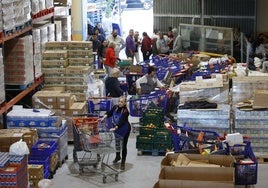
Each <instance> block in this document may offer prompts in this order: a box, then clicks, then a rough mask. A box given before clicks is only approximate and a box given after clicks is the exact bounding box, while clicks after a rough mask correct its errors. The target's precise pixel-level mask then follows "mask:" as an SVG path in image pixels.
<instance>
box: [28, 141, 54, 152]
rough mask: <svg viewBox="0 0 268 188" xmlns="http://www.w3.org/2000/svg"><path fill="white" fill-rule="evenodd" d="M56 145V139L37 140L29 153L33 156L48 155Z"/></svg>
mask: <svg viewBox="0 0 268 188" xmlns="http://www.w3.org/2000/svg"><path fill="white" fill-rule="evenodd" d="M57 147H58V143H57V142H56V141H48V140H38V141H37V142H36V143H35V144H34V145H33V146H32V149H31V155H33V156H50V155H51V154H53V153H54V152H55V151H56V150H57Z"/></svg>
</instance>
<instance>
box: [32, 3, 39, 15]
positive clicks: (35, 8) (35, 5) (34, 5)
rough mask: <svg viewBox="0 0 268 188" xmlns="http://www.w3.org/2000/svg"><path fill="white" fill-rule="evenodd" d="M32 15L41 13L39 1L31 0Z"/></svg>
mask: <svg viewBox="0 0 268 188" xmlns="http://www.w3.org/2000/svg"><path fill="white" fill-rule="evenodd" d="M31 2H32V3H31V5H32V6H31V8H32V14H37V13H38V12H39V11H40V8H39V0H31Z"/></svg>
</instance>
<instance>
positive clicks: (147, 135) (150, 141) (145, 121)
mask: <svg viewBox="0 0 268 188" xmlns="http://www.w3.org/2000/svg"><path fill="white" fill-rule="evenodd" d="M136 148H137V149H138V150H139V151H140V152H151V153H152V155H159V154H161V153H163V154H164V153H165V152H166V151H167V150H170V149H171V148H172V141H171V135H170V133H169V132H168V131H167V130H166V129H165V127H164V112H163V110H161V109H159V108H150V109H147V110H145V112H144V114H143V117H142V126H141V127H140V134H139V135H137V142H136Z"/></svg>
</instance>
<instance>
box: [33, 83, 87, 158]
mask: <svg viewBox="0 0 268 188" xmlns="http://www.w3.org/2000/svg"><path fill="white" fill-rule="evenodd" d="M54 89H56V88H54ZM32 104H33V107H34V108H37V109H39V108H43V107H44V106H47V107H48V108H51V109H53V110H55V111H60V112H61V115H62V116H63V117H64V118H65V119H66V124H67V126H68V141H72V138H73V128H72V117H73V115H76V114H87V103H86V101H84V102H75V96H74V95H72V94H71V93H64V92H63V90H46V88H45V90H42V91H39V92H37V93H35V94H34V95H33V97H32ZM64 133H65V132H63V133H62V135H63V134H64ZM62 135H60V136H62ZM41 136H42V135H41ZM44 136H45V135H44ZM60 156H63V155H60Z"/></svg>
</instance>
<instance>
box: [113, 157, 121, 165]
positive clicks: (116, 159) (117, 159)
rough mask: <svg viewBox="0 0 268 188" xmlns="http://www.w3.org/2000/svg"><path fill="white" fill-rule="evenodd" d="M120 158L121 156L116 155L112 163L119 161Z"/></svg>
mask: <svg viewBox="0 0 268 188" xmlns="http://www.w3.org/2000/svg"><path fill="white" fill-rule="evenodd" d="M120 160H121V157H116V158H115V159H114V160H113V163H114V164H115V163H117V162H118V161H120Z"/></svg>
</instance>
